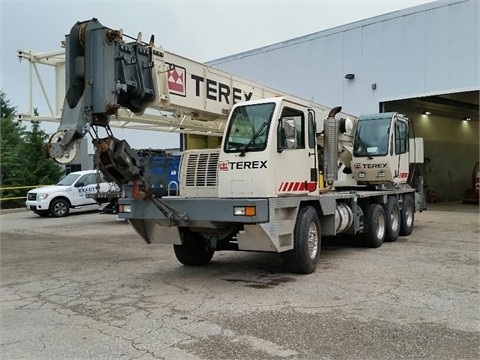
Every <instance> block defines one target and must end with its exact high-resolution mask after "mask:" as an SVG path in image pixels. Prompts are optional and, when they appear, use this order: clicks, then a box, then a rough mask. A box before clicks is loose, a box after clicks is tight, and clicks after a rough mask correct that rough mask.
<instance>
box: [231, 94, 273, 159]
mask: <svg viewBox="0 0 480 360" xmlns="http://www.w3.org/2000/svg"><path fill="white" fill-rule="evenodd" d="M274 109H275V103H266V104H256V105H245V106H239V107H237V108H235V110H234V111H233V113H232V117H231V119H230V124H229V128H228V132H227V134H226V137H227V141H226V143H225V152H240V151H247V150H248V151H262V150H265V148H266V147H267V134H268V129H269V128H270V126H269V125H270V121H271V120H272V115H273V111H274ZM252 139H253V141H252ZM247 145H248V148H247Z"/></svg>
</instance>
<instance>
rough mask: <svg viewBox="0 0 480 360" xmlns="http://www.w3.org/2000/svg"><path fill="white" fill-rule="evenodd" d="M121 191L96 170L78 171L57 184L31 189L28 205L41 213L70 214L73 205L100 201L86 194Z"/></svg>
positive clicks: (32, 209) (42, 214) (59, 215)
mask: <svg viewBox="0 0 480 360" xmlns="http://www.w3.org/2000/svg"><path fill="white" fill-rule="evenodd" d="M97 185H98V186H99V188H98V189H97ZM119 191H120V188H119V187H118V185H117V184H115V183H114V182H108V181H107V180H106V179H105V177H104V176H103V174H102V173H101V172H99V171H97V170H84V171H76V172H72V173H70V174H68V175H67V176H65V177H64V178H63V179H62V180H60V181H59V182H58V183H57V184H56V185H49V186H42V187H39V188H36V189H33V190H30V191H29V192H28V193H27V201H26V203H25V205H26V207H27V209H28V210H31V211H33V212H34V213H36V214H38V215H39V216H49V215H52V216H54V217H63V216H66V215H68V213H69V211H70V209H71V208H76V207H79V206H85V205H94V204H96V203H97V201H96V200H95V199H94V198H91V197H87V196H86V195H87V194H95V193H97V192H101V193H108V192H117V193H118V192H119Z"/></svg>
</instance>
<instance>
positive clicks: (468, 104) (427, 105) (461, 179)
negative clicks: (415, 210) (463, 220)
mask: <svg viewBox="0 0 480 360" xmlns="http://www.w3.org/2000/svg"><path fill="white" fill-rule="evenodd" d="M479 98H480V93H479V91H467V92H459V93H450V94H438V95H431V96H425V97H416V98H410V99H401V100H395V101H387V102H382V103H380V111H397V112H400V113H403V114H404V115H407V116H408V117H409V118H410V119H411V120H412V124H413V127H412V132H413V133H412V135H414V136H416V137H422V138H423V139H424V154H425V159H424V164H423V165H422V166H421V168H420V171H421V172H422V174H423V176H424V178H425V186H424V187H425V192H426V194H427V199H428V200H429V202H441V201H456V200H464V199H468V197H469V196H470V194H471V193H472V191H474V187H475V185H476V183H475V182H476V180H475V178H476V175H477V174H476V172H477V171H478V167H476V164H477V162H478V161H479ZM477 204H478V202H477Z"/></svg>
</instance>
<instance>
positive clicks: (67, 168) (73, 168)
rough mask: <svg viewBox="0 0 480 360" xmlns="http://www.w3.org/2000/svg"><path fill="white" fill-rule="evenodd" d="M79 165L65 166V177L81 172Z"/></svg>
mask: <svg viewBox="0 0 480 360" xmlns="http://www.w3.org/2000/svg"><path fill="white" fill-rule="evenodd" d="M81 170H82V165H81V164H67V165H65V175H67V174H70V173H71V172H75V171H81Z"/></svg>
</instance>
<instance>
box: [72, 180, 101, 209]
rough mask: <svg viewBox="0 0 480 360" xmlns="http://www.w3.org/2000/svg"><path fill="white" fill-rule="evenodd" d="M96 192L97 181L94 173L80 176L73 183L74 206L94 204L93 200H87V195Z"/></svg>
mask: <svg viewBox="0 0 480 360" xmlns="http://www.w3.org/2000/svg"><path fill="white" fill-rule="evenodd" d="M96 192H97V180H96V177H95V174H94V173H91V174H85V175H83V176H81V177H80V178H79V179H78V180H77V182H76V183H75V190H74V191H73V197H74V199H73V200H74V202H75V205H87V204H95V203H96V201H95V199H93V198H87V196H86V195H87V194H94V193H96Z"/></svg>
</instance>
